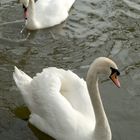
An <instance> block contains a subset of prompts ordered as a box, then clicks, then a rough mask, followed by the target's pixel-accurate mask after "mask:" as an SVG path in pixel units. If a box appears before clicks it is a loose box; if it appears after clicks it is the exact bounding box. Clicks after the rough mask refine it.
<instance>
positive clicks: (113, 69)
mask: <svg viewBox="0 0 140 140" xmlns="http://www.w3.org/2000/svg"><path fill="white" fill-rule="evenodd" d="M110 69H111V75H113V74H114V73H116V76H119V75H120V72H119V70H118V69H115V68H112V67H110Z"/></svg>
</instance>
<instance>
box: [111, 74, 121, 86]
mask: <svg viewBox="0 0 140 140" xmlns="http://www.w3.org/2000/svg"><path fill="white" fill-rule="evenodd" d="M110 79H111V80H112V81H113V82H114V84H115V85H116V86H117V87H118V88H120V87H121V85H120V81H119V79H118V75H117V73H113V74H112V75H111V76H110Z"/></svg>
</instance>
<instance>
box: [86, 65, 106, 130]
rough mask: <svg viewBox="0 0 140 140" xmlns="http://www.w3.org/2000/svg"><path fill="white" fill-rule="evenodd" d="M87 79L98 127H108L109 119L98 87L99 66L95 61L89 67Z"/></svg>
mask: <svg viewBox="0 0 140 140" xmlns="http://www.w3.org/2000/svg"><path fill="white" fill-rule="evenodd" d="M86 81H87V87H88V90H89V95H90V98H91V102H92V105H93V109H94V112H95V119H96V128H97V127H100V126H101V127H106V126H108V120H107V117H106V114H105V111H104V107H103V104H102V100H101V97H100V92H99V88H98V68H97V67H96V65H95V64H94V63H92V65H91V66H90V68H89V71H88V74H87V78H86Z"/></svg>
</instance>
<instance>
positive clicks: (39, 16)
mask: <svg viewBox="0 0 140 140" xmlns="http://www.w3.org/2000/svg"><path fill="white" fill-rule="evenodd" d="M74 1H75V0H37V1H36V2H34V0H20V2H21V3H22V4H23V5H24V6H25V7H26V8H27V24H26V27H27V28H28V29H30V30H35V29H42V28H47V27H51V26H54V25H57V24H60V23H62V22H63V21H64V20H66V18H67V17H68V15H69V14H68V12H69V10H70V8H71V6H72V5H73V3H74Z"/></svg>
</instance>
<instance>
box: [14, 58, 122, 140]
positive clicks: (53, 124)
mask: <svg viewBox="0 0 140 140" xmlns="http://www.w3.org/2000/svg"><path fill="white" fill-rule="evenodd" d="M100 73H104V74H107V75H108V76H109V77H110V79H112V81H113V82H114V83H115V84H116V85H117V86H118V87H120V83H119V80H118V75H119V74H120V73H119V71H118V68H117V66H116V64H115V63H114V62H113V61H112V60H110V59H108V58H105V57H99V58H97V59H96V60H95V61H94V62H93V63H92V64H91V66H90V68H89V71H88V74H87V84H86V82H85V81H84V80H83V79H81V78H79V77H78V76H77V75H76V74H74V73H73V72H71V71H70V70H68V71H65V70H63V69H57V68H55V67H50V68H46V69H44V70H43V71H42V72H41V73H38V74H37V75H36V76H35V77H34V78H33V79H32V78H31V77H29V76H28V75H26V74H25V73H24V72H22V71H21V70H19V69H17V68H16V67H15V72H14V73H13V77H14V80H15V82H16V85H17V87H18V88H19V89H20V91H21V94H22V96H23V98H24V101H25V103H26V104H27V106H28V108H29V109H30V111H31V115H30V119H29V121H30V123H32V124H33V125H35V126H36V127H37V128H39V129H40V130H41V131H43V132H45V133H47V134H49V135H50V136H52V137H53V138H55V139H56V140H111V131H110V127H109V124H108V120H107V117H106V114H105V112H104V108H103V105H102V101H101V98H100V94H99V90H98V75H99V74H100ZM87 87H88V88H87ZM89 95H90V96H89ZM90 98H91V100H90ZM92 106H93V108H92ZM93 110H94V111H93Z"/></svg>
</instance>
